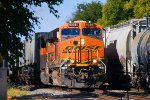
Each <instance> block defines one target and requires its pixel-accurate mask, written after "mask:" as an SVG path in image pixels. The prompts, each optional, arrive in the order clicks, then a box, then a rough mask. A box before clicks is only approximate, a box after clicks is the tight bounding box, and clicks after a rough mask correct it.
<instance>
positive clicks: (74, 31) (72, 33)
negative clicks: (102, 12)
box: [61, 28, 80, 41]
mask: <svg viewBox="0 0 150 100" xmlns="http://www.w3.org/2000/svg"><path fill="white" fill-rule="evenodd" d="M61 35H62V41H63V40H67V39H71V38H74V37H76V36H79V35H80V29H78V28H65V29H62V31H61Z"/></svg>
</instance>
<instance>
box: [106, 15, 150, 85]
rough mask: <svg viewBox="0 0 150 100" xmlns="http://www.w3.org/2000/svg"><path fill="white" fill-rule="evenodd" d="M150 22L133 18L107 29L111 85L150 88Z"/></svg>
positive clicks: (146, 18) (108, 74) (107, 53)
mask: <svg viewBox="0 0 150 100" xmlns="http://www.w3.org/2000/svg"><path fill="white" fill-rule="evenodd" d="M149 19H150V17H144V18H141V19H132V20H129V21H127V22H125V23H121V24H117V25H114V26H112V27H108V28H107V29H106V30H107V31H106V33H107V39H106V56H107V57H106V58H107V60H106V62H107V68H106V70H107V76H108V78H107V81H108V82H109V84H111V85H113V86H118V85H122V86H128V85H132V86H140V87H144V88H150V27H149V26H150V20H149Z"/></svg>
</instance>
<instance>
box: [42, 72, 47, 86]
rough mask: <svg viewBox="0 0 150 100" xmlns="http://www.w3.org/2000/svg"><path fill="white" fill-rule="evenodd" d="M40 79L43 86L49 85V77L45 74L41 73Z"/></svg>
mask: <svg viewBox="0 0 150 100" xmlns="http://www.w3.org/2000/svg"><path fill="white" fill-rule="evenodd" d="M40 79H41V82H42V83H43V84H48V83H49V77H48V76H47V75H46V74H45V72H41V74H40Z"/></svg>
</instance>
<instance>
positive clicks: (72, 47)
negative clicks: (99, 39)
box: [62, 46, 101, 53]
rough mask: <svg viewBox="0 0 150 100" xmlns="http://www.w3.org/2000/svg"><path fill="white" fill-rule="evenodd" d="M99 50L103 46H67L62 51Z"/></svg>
mask: <svg viewBox="0 0 150 100" xmlns="http://www.w3.org/2000/svg"><path fill="white" fill-rule="evenodd" d="M80 48H81V50H89V51H91V50H98V49H99V48H101V46H81V47H80V46H67V47H66V48H65V49H64V50H63V52H62V53H67V52H68V53H71V52H72V51H75V50H76V51H78V50H80Z"/></svg>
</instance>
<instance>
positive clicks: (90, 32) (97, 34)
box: [82, 28, 102, 39]
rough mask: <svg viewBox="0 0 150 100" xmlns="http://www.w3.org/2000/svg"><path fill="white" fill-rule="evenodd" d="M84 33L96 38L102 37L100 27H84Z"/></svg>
mask: <svg viewBox="0 0 150 100" xmlns="http://www.w3.org/2000/svg"><path fill="white" fill-rule="evenodd" d="M82 34H83V35H85V36H90V37H93V38H96V39H102V36H101V30H100V28H83V30H82Z"/></svg>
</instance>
